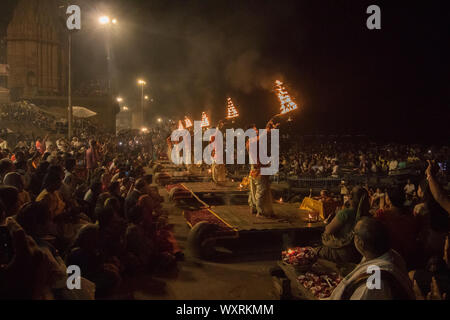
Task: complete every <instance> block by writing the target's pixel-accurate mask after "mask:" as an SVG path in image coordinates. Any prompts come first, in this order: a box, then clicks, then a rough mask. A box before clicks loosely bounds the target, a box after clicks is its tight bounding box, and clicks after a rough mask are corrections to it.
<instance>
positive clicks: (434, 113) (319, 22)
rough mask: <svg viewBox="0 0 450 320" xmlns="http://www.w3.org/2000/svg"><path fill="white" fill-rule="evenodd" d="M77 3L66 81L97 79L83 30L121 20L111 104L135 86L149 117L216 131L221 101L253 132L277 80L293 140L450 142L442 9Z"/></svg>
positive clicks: (296, 0) (431, 5)
mask: <svg viewBox="0 0 450 320" xmlns="http://www.w3.org/2000/svg"><path fill="white" fill-rule="evenodd" d="M1 1H2V2H3V1H5V3H7V2H14V1H12V0H1ZM77 2H78V3H80V4H81V7H82V14H83V30H82V31H81V32H79V33H78V34H77V36H76V38H75V40H74V45H75V46H76V50H75V55H76V57H75V64H76V67H75V69H76V70H75V78H76V80H77V81H79V80H81V79H85V78H90V77H94V76H98V75H99V74H100V73H104V70H105V65H104V56H105V33H104V30H101V29H99V28H98V26H96V25H95V24H92V23H91V21H95V19H94V18H95V17H97V16H98V15H99V14H101V13H103V12H108V11H109V14H110V15H114V16H116V17H117V18H118V19H119V27H118V28H117V30H114V32H113V36H112V37H113V39H112V48H113V52H114V61H113V64H114V71H115V75H116V78H117V81H118V87H119V94H120V95H122V96H124V97H125V98H127V99H128V100H130V99H132V98H134V99H136V97H138V88H137V85H136V79H137V78H138V77H144V78H145V79H146V80H147V81H148V83H149V84H150V90H149V95H151V96H152V97H153V98H154V102H153V104H152V105H151V108H152V110H154V114H155V115H162V116H165V115H167V116H171V117H174V118H182V117H183V116H184V115H185V114H189V115H191V116H192V117H194V118H196V119H198V118H199V117H200V114H201V111H203V110H206V111H209V112H210V113H213V118H214V120H218V119H219V118H220V117H223V116H224V115H225V98H226V96H227V95H230V96H231V97H232V98H233V100H234V101H235V103H236V104H237V105H238V108H239V112H240V113H241V116H242V117H241V120H242V121H243V122H245V123H248V122H250V121H253V122H257V123H258V124H261V125H262V124H264V123H265V121H267V120H268V119H269V118H270V117H271V116H272V115H273V114H275V113H276V112H278V110H279V105H278V102H277V100H276V97H275V95H274V94H273V92H272V91H271V90H272V85H273V81H274V80H275V79H277V78H279V79H281V80H284V81H285V83H286V84H287V86H288V89H289V90H290V92H291V93H292V95H293V96H294V97H295V98H296V100H297V102H298V104H299V107H300V110H298V112H296V113H297V114H296V116H295V117H296V119H295V121H294V122H293V124H292V125H294V126H295V127H296V128H297V131H298V132H299V133H367V134H370V135H380V136H399V135H403V134H408V135H414V136H427V137H439V138H440V139H442V138H443V139H447V138H448V137H449V136H450V134H449V132H450V130H449V129H448V128H449V119H450V117H449V116H450V111H449V110H450V105H449V102H450V81H449V80H450V68H449V65H450V64H449V57H450V50H449V46H450V37H449V36H450V10H449V6H448V5H447V4H446V2H448V1H417V2H416V1H403V0H395V1H393V0H391V1H373V0H372V1H364V0H361V1H357V0H339V1H337V0H336V1H331V0H310V1H302V0H276V1H275V0H270V1H268V0H111V1H95V0H88V1H84V0H79V1H73V2H71V3H77ZM371 4H377V5H379V6H380V7H381V15H382V29H381V30H374V31H371V30H368V29H367V28H366V19H367V17H368V14H366V8H367V7H368V5H371Z"/></svg>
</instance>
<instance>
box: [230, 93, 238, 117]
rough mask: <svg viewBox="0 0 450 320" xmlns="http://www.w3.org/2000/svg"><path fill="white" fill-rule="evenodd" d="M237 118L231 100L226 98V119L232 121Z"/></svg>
mask: <svg viewBox="0 0 450 320" xmlns="http://www.w3.org/2000/svg"><path fill="white" fill-rule="evenodd" d="M237 117H239V113H238V112H237V110H236V107H235V106H234V103H233V100H231V98H227V119H233V118H237Z"/></svg>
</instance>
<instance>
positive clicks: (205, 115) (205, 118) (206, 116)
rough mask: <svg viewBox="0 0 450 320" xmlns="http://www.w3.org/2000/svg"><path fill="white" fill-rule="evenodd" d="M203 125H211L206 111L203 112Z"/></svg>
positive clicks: (203, 126)
mask: <svg viewBox="0 0 450 320" xmlns="http://www.w3.org/2000/svg"><path fill="white" fill-rule="evenodd" d="M201 127H202V128H205V127H209V119H208V115H207V114H206V113H205V112H203V113H202V124H201Z"/></svg>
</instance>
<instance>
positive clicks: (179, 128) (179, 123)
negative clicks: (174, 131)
mask: <svg viewBox="0 0 450 320" xmlns="http://www.w3.org/2000/svg"><path fill="white" fill-rule="evenodd" d="M183 129H184V127H183V123H182V122H181V120H179V121H178V130H183Z"/></svg>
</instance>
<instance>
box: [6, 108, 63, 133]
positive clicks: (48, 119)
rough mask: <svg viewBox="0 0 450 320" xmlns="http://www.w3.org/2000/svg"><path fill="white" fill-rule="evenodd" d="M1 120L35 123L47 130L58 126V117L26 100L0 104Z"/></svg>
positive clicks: (34, 124) (36, 125)
mask: <svg viewBox="0 0 450 320" xmlns="http://www.w3.org/2000/svg"><path fill="white" fill-rule="evenodd" d="M0 120H4V121H14V122H17V123H21V124H25V125H26V124H28V125H33V126H35V127H36V128H40V129H43V130H46V131H52V130H55V128H56V118H55V117H54V116H53V115H51V114H49V113H46V112H43V111H42V110H40V109H39V108H37V107H36V106H35V105H33V104H29V103H26V102H24V101H21V102H14V103H8V104H2V105H0Z"/></svg>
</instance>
